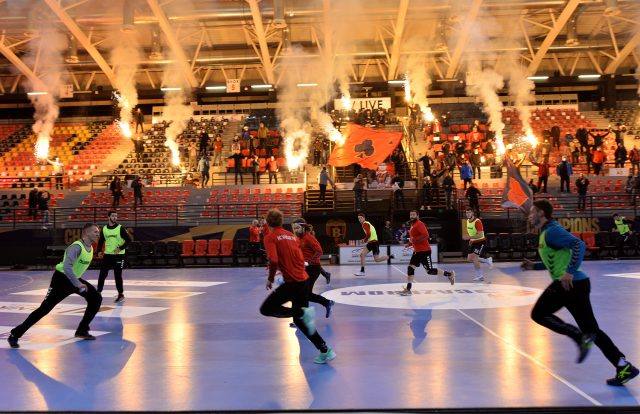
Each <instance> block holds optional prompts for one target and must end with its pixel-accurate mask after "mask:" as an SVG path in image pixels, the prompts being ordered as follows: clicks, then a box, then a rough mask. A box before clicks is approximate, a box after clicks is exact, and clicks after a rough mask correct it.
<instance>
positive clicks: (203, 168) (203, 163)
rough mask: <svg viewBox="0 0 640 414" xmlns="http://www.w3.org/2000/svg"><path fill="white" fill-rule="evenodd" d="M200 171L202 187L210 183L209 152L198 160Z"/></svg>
mask: <svg viewBox="0 0 640 414" xmlns="http://www.w3.org/2000/svg"><path fill="white" fill-rule="evenodd" d="M198 171H199V172H200V174H202V188H205V187H206V186H207V184H208V183H209V157H208V156H207V154H204V155H202V157H201V158H200V161H199V162H198Z"/></svg>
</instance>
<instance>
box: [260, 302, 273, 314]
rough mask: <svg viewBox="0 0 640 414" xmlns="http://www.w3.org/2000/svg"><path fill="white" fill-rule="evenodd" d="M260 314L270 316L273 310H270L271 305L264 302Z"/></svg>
mask: <svg viewBox="0 0 640 414" xmlns="http://www.w3.org/2000/svg"><path fill="white" fill-rule="evenodd" d="M260 314H261V315H263V316H270V315H271V312H269V307H268V306H266V305H265V304H262V306H260Z"/></svg>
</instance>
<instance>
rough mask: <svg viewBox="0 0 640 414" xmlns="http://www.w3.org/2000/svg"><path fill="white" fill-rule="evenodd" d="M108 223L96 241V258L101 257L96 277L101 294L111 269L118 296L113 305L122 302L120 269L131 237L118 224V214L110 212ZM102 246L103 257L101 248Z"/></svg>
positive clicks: (122, 288) (122, 267)
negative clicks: (98, 272)
mask: <svg viewBox="0 0 640 414" xmlns="http://www.w3.org/2000/svg"><path fill="white" fill-rule="evenodd" d="M108 216H109V222H108V223H107V225H106V226H104V227H102V230H101V231H100V239H99V240H98V248H97V249H96V250H97V252H98V257H102V263H101V264H100V274H99V275H98V292H102V288H103V287H104V281H105V279H106V278H107V275H108V274H109V269H113V278H114V279H115V281H116V289H117V290H118V296H117V297H116V299H115V300H114V301H113V303H119V302H122V301H124V286H123V283H122V269H124V254H125V249H126V248H127V246H128V245H129V243H131V237H130V236H129V233H128V232H127V230H126V229H125V228H124V226H123V225H122V224H119V223H118V213H117V212H115V211H113V210H111V211H109V213H108ZM103 245H104V255H103V254H102V246H103Z"/></svg>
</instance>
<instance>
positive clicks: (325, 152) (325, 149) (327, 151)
mask: <svg viewBox="0 0 640 414" xmlns="http://www.w3.org/2000/svg"><path fill="white" fill-rule="evenodd" d="M330 155H331V141H330V140H329V138H327V137H326V136H325V137H322V163H323V164H326V163H327V162H329V157H330Z"/></svg>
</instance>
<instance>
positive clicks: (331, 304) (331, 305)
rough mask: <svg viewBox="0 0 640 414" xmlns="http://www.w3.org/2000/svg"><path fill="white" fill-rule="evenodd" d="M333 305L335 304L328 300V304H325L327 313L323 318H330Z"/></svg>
mask: <svg viewBox="0 0 640 414" xmlns="http://www.w3.org/2000/svg"><path fill="white" fill-rule="evenodd" d="M335 304H336V303H335V302H334V301H332V300H330V301H329V303H327V312H326V313H325V315H324V317H325V318H328V317H329V316H331V310H332V309H333V305H335Z"/></svg>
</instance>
